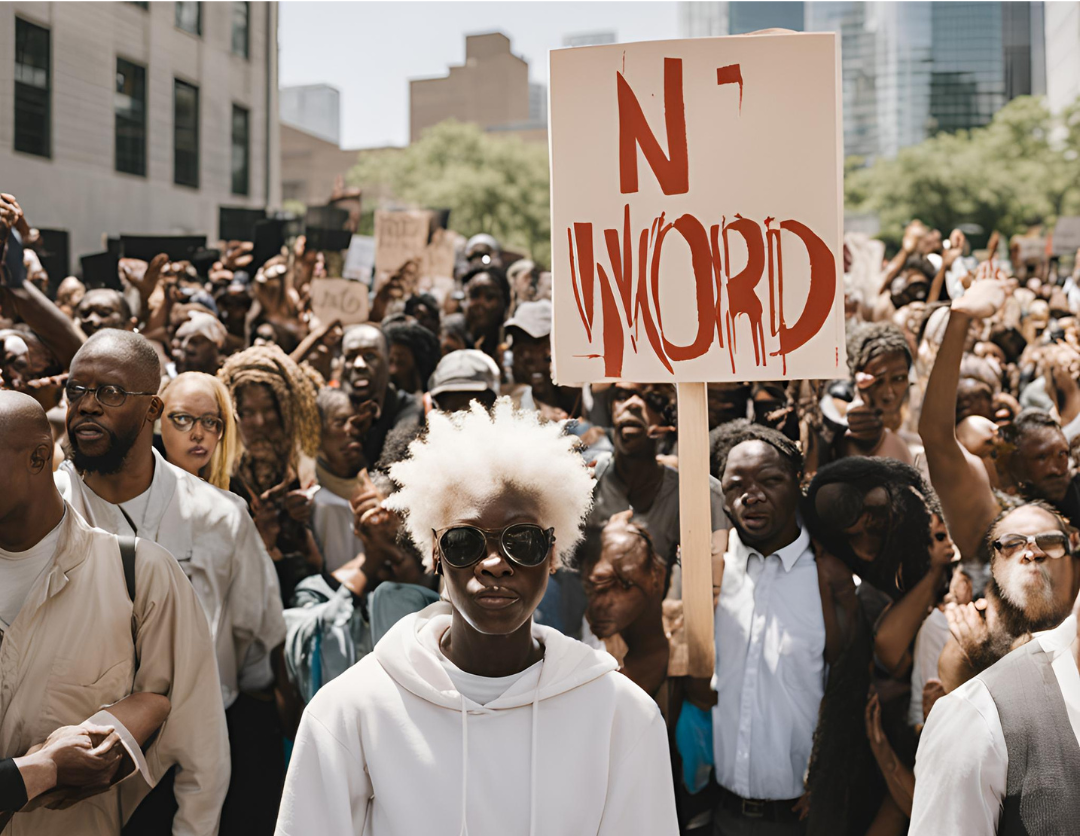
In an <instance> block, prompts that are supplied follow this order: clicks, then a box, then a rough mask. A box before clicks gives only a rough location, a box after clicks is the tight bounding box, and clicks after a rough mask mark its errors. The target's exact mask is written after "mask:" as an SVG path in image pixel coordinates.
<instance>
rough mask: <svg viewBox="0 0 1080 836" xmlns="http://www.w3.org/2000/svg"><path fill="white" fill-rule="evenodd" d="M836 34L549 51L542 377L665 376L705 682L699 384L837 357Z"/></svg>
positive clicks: (796, 370) (697, 658) (801, 371)
mask: <svg viewBox="0 0 1080 836" xmlns="http://www.w3.org/2000/svg"><path fill="white" fill-rule="evenodd" d="M839 92H840V89H839V51H838V47H837V43H836V36H835V35H833V34H831V33H823V34H816V33H815V34H782V35H762V36H753V37H733V38H697V39H693V40H686V41H658V42H649V43H635V44H618V45H611V46H599V47H591V48H577V49H567V50H556V51H553V52H552V53H551V98H550V101H551V120H550V122H551V125H550V142H551V167H552V261H553V265H552V269H553V273H554V278H553V290H554V294H553V295H554V299H553V302H554V327H553V330H552V344H553V345H552V355H553V373H554V376H555V379H556V380H557V382H558V383H560V384H563V385H580V384H582V383H588V382H599V381H614V380H620V379H623V380H633V381H636V382H641V383H646V382H649V383H652V382H668V383H670V382H674V383H676V384H677V386H678V393H679V459H680V478H679V481H680V519H681V528H682V531H681V535H682V537H681V540H682V554H683V556H684V559H683V601H684V609H685V617H686V627H687V631H688V640H689V645H690V665H691V673H692V674H693V675H696V676H706V675H709V674H711V672H712V667H713V647H712V645H713V643H712V610H713V608H712V598H711V589H712V567H711V561H710V540H711V524H710V514H709V488H708V470H709V449H708V423H707V411H706V397H705V383H707V382H728V381H748V380H784V379H806V378H830V377H833V376H835V375H836V374H837V373H838V370H839V369H841V368H844V367H845V365H846V356H845V352H844V331H843V327H844V317H843V292H842V283H841V277H840V266H841V264H842V252H843V244H842V241H841V235H842V216H843V202H842V183H841V176H842V172H843V167H842V132H841V129H840V125H841V122H840V106H839Z"/></svg>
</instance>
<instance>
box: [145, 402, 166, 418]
mask: <svg viewBox="0 0 1080 836" xmlns="http://www.w3.org/2000/svg"><path fill="white" fill-rule="evenodd" d="M164 411H165V401H163V400H162V399H161V398H159V397H158V396H157V395H154V397H152V398H151V399H150V408H149V409H148V410H147V411H146V420H147V421H149V422H150V423H153V422H155V421H157V419H158V418H160V417H161V413H162V412H164Z"/></svg>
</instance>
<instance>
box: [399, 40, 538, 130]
mask: <svg viewBox="0 0 1080 836" xmlns="http://www.w3.org/2000/svg"><path fill="white" fill-rule="evenodd" d="M531 98H532V96H531V92H530V90H529V65H528V64H527V63H526V62H525V60H524V59H523V58H519V57H518V56H517V55H514V54H513V53H512V52H511V51H510V39H509V38H508V37H506V35H504V34H502V33H501V32H489V33H487V34H482V35H468V36H466V38H465V63H464V64H461V65H458V66H451V67H449V68H448V71H447V74H446V75H445V76H441V77H438V78H423V79H412V80H410V81H409V141H410V142H416V141H417V140H418V139H419V138H420V135H421V134H422V133H423V132H424V130H425V129H427V128H430V127H432V126H433V125H437V124H439V123H440V122H442V121H443V120H445V119H457V120H458V121H460V122H472V123H473V124H476V125H479V126H480V127H481V128H484V129H485V130H489V129H492V128H504V129H506V128H507V126H520V127H524V126H529V125H531V124H532V123H531V119H530V100H531ZM515 129H516V128H515Z"/></svg>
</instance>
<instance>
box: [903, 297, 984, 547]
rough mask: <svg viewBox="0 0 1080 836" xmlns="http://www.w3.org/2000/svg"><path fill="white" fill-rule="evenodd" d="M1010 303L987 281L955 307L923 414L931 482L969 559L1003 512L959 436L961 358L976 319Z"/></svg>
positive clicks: (980, 466) (955, 539)
mask: <svg viewBox="0 0 1080 836" xmlns="http://www.w3.org/2000/svg"><path fill="white" fill-rule="evenodd" d="M1004 302H1005V287H1004V283H1003V282H1001V281H998V280H996V279H986V280H983V281H980V282H976V283H975V284H973V285H972V286H971V287H970V288H969V289H968V291H967V293H965V294H964V295H963V297H961V298H960V299H958V300H957V301H956V302H954V303H953V306H952V310H951V311H950V312H949V322H948V324H947V325H946V326H945V335H944V337H943V338H942V341H941V347H940V348H939V349H938V354H937V359H936V360H935V361H934V368H933V370H932V371H931V372H930V380H929V382H928V383H927V386H926V396H925V397H924V398H923V403H922V413H921V414H920V416H919V435H920V436H921V438H922V442H923V445H924V447H925V448H926V462H927V465H928V466H929V469H930V481H931V483H932V484H933V486H934V490H936V491H937V493H938V497H939V498H940V499H941V507H942V509H943V510H944V513H945V522H946V524H947V525H948V526H949V533H950V534H952V539H953V542H954V543H956V546H957V548H959V549H960V554H961V555H963V556H964V557H969V558H974V557H975V556H976V554H977V553H978V550H979V544H980V541H981V539H982V537H983V534H985V533H986V528H987V526H988V525H990V523H991V522H992V521H993V519H994V516H995V515H996V514H997V502H996V500H995V499H994V494H993V491H992V490H991V489H990V480H989V478H988V477H987V475H986V469H985V468H984V467H983V464H982V462H981V461H979V459H978V458H976V457H975V456H973V455H972V454H971V453H969V452H968V451H967V450H965V449H964V448H963V446H961V444H960V442H959V441H958V440H957V438H956V390H957V387H958V386H959V384H960V360H961V358H962V357H963V354H964V342H965V340H966V338H967V333H968V328H969V326H970V324H971V321H972V320H973V319H983V318H985V317H988V316H990V315H991V314H993V313H994V312H995V311H996V310H998V309H1000V308H1001V306H1002V305H1003V304H1004Z"/></svg>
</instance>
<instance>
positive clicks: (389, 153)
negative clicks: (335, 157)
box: [348, 120, 551, 266]
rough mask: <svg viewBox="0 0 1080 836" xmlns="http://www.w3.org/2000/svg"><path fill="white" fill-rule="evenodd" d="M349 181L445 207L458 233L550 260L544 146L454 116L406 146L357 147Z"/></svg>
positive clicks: (401, 198)
mask: <svg viewBox="0 0 1080 836" xmlns="http://www.w3.org/2000/svg"><path fill="white" fill-rule="evenodd" d="M348 180H349V184H350V185H353V186H360V187H361V188H362V189H363V190H364V193H365V195H370V194H373V193H374V194H382V195H392V198H393V200H394V201H396V202H398V203H403V204H407V205H411V206H417V207H423V208H431V209H449V210H450V226H451V227H452V228H453V229H454V230H456V231H457V232H460V233H461V234H462V235H465V236H471V235H475V234H477V233H480V232H487V233H490V234H491V235H494V236H495V238H497V239H498V240H499V242H500V243H501V244H502V245H503V246H505V247H506V248H508V249H523V250H525V251H526V252H527V253H528V254H529V255H530V256H531V257H532V258H533V259H534V260H536V261H537V262H539V263H541V264H543V265H545V266H546V265H548V264H550V263H551V210H550V195H549V177H548V160H547V146H546V145H543V144H530V143H525V142H522V141H521V140H520V139H519V138H517V137H502V136H498V135H494V134H488V133H485V132H484V131H482V130H481V129H480V128H478V127H477V126H476V125H470V124H462V123H460V122H457V121H454V120H447V121H445V122H440V123H439V124H438V125H435V126H434V127H432V128H429V129H428V130H426V131H424V133H423V136H421V138H420V140H419V141H418V142H414V143H413V144H412V145H410V146H409V147H408V148H404V149H400V150H399V149H387V150H380V151H369V152H363V153H361V155H360V158H359V160H358V162H357V164H356V165H355V166H354V167H353V168H352V170H351V171H350V172H349V177H348Z"/></svg>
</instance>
